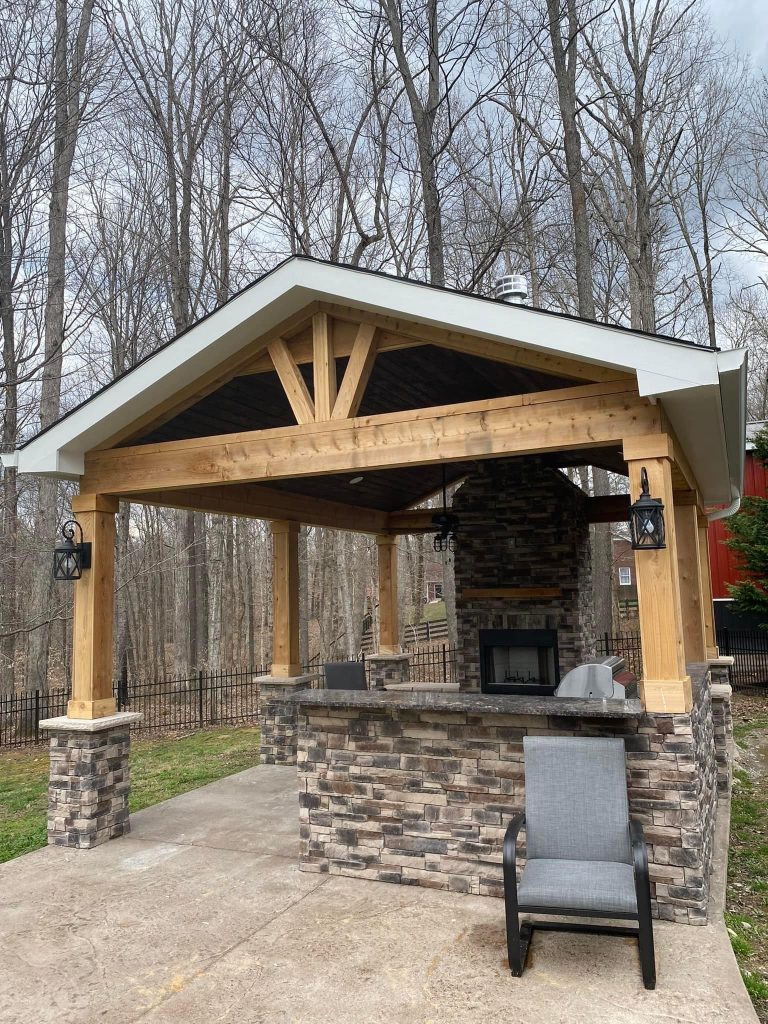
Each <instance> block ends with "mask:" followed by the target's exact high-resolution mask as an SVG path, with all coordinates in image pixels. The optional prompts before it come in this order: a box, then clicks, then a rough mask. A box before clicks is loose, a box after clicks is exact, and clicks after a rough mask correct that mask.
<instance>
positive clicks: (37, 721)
mask: <svg viewBox="0 0 768 1024" xmlns="http://www.w3.org/2000/svg"><path fill="white" fill-rule="evenodd" d="M39 740H40V691H39V690H35V743H37V742H38V741H39Z"/></svg>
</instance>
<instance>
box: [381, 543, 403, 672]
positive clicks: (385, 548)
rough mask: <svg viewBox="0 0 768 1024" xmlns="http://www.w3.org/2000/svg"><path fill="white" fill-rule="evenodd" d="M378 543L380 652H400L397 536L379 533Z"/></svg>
mask: <svg viewBox="0 0 768 1024" xmlns="http://www.w3.org/2000/svg"><path fill="white" fill-rule="evenodd" d="M376 544H377V547H378V556H379V653H380V654H400V653H401V647H400V623H399V615H398V612H399V608H398V600H397V537H393V536H390V535H389V534H378V535H377V537H376Z"/></svg>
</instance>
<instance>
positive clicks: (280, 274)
mask: <svg viewBox="0 0 768 1024" xmlns="http://www.w3.org/2000/svg"><path fill="white" fill-rule="evenodd" d="M316 301H324V302H331V303H339V304H347V305H351V306H354V307H356V308H358V309H360V310H362V311H365V312H369V313H372V314H379V315H386V316H394V317H402V318H407V319H408V320H410V321H412V322H414V323H417V324H418V323H421V324H424V325H427V326H431V327H437V328H441V329H445V330H449V331H458V332H462V333H465V334H471V335H475V336H477V337H479V338H486V339H489V340H492V341H497V342H502V343H506V344H511V345H515V346H519V347H522V348H527V349H532V350H535V351H539V352H543V353H550V354H555V355H559V356H567V357H570V358H572V359H576V360H579V361H581V362H584V363H592V364H595V365H597V366H603V367H610V368H612V369H616V370H618V371H620V372H629V373H634V374H636V375H637V381H638V388H639V392H640V395H641V396H647V397H650V398H654V399H659V400H660V401H661V402H662V405H663V407H664V410H665V412H666V413H667V415H668V417H669V419H670V421H671V424H672V427H673V429H674V430H675V433H676V435H677V438H678V441H679V442H680V444H681V445H682V447H683V450H684V451H685V453H686V456H687V457H688V459H689V461H690V463H691V465H692V468H693V470H694V473H695V474H696V476H697V479H698V481H699V484H700V487H701V488H702V496H703V499H704V500H705V501H706V502H707V503H708V504H723V503H728V502H731V501H732V500H734V499H735V498H736V497H737V496H738V495H739V494H740V492H741V481H742V476H743V460H744V436H745V429H746V416H745V406H746V401H745V395H746V351H745V350H741V349H739V350H732V351H728V352H718V351H715V350H713V349H710V348H704V347H700V346H697V345H694V344H691V343H690V342H681V341H678V340H676V339H672V338H667V337H664V336H659V335H651V334H646V333H644V332H641V331H634V330H631V329H628V328H624V327H615V326H613V325H608V324H599V323H594V322H592V321H587V320H583V319H580V318H578V317H573V316H570V315H567V314H561V313H555V312H550V311H546V310H539V309H533V308H531V307H528V306H517V305H510V304H508V303H505V302H502V301H499V300H496V299H489V298H486V297H483V296H477V295H468V294H465V293H462V292H457V291H453V290H451V289H447V288H437V287H435V286H432V285H428V284H424V283H422V282H417V281H411V280H407V279H403V278H397V277H392V276H390V275H388V274H385V273H381V272H378V271H369V270H363V269H360V268H357V267H350V266H344V265H339V264H333V263H327V262H324V261H320V260H315V259H311V258H308V257H302V256H294V257H291V258H290V259H287V260H285V261H284V262H282V263H280V264H279V265H278V266H277V267H275V268H274V270H272V271H270V272H269V273H267V274H265V275H264V276H263V277H261V278H259V279H258V280H257V281H255V282H254V283H253V284H251V285H249V286H248V287H247V288H245V289H243V291H241V292H239V293H238V294H237V295H235V296H233V297H232V298H231V299H229V300H228V302H226V303H225V304H224V305H223V306H220V307H219V308H218V309H216V310H214V311H213V312H211V313H209V314H208V315H207V316H205V317H203V318H202V319H201V320H199V321H198V322H197V323H195V324H193V325H192V326H191V327H190V328H188V329H187V330H186V331H184V332H183V333H181V334H179V335H177V336H176V337H175V338H173V339H172V340H171V341H169V342H167V343H166V344H164V345H163V346H161V347H160V348H159V349H157V350H156V351H154V352H153V353H152V354H151V355H149V356H147V357H146V358H145V359H143V360H142V361H141V362H140V363H138V364H137V365H136V366H134V367H133V368H132V369H131V370H129V371H127V372H126V373H124V374H122V375H121V376H120V377H118V378H116V379H115V380H114V381H112V382H111V383H110V384H109V385H107V386H106V387H104V388H102V389H101V390H100V391H98V392H96V393H95V394H94V395H92V396H91V397H90V398H89V399H87V400H86V401H85V402H83V403H81V404H80V405H78V406H77V407H76V408H74V409H72V410H71V411H70V412H69V413H67V414H66V415H65V416H63V417H62V418H61V419H60V420H58V421H57V422H56V423H54V424H52V425H51V426H50V427H49V428H48V429H47V430H45V431H42V432H41V433H39V434H38V435H36V436H35V437H33V438H31V439H30V440H29V441H27V442H26V443H24V444H23V445H21V446H20V448H19V449H18V451H17V452H14V453H10V454H9V455H8V454H6V455H3V456H2V461H3V464H4V465H6V466H16V467H17V468H18V470H19V472H22V473H37V474H43V475H49V476H60V477H64V478H74V477H78V476H80V475H82V473H83V469H84V464H83V460H84V455H85V452H87V451H89V450H91V449H94V448H98V447H99V446H100V445H102V444H104V442H105V441H106V440H107V439H108V438H110V437H112V436H113V435H114V434H116V433H117V432H119V431H120V430H122V429H124V428H126V427H128V426H130V424H131V423H132V422H134V421H135V420H136V419H137V418H139V417H140V416H142V415H144V414H145V413H147V412H149V411H150V410H152V409H153V408H155V407H157V406H158V405H160V404H161V403H163V402H166V401H168V400H170V399H172V398H173V396H174V395H175V394H176V393H178V392H179V391H180V390H181V389H182V388H185V387H187V386H189V385H190V384H192V383H193V382H194V381H195V380H197V379H199V378H200V377H201V376H203V375H204V374H206V373H208V372H210V371H211V370H213V369H215V368H216V366H218V365H219V364H221V363H222V362H224V361H225V360H227V359H229V358H231V357H233V356H236V355H237V353H238V352H239V351H240V350H242V349H244V348H245V347H246V346H248V345H250V344H251V343H252V342H253V341H254V340H255V339H257V338H258V337H259V336H260V335H263V334H266V333H267V332H269V331H270V330H273V329H274V328H275V327H277V326H278V325H279V324H281V323H282V322H283V321H284V320H286V319H287V318H288V317H290V316H293V315H295V314H296V313H298V312H299V311H300V310H301V309H303V308H304V307H306V306H308V305H309V304H310V303H312V302H316Z"/></svg>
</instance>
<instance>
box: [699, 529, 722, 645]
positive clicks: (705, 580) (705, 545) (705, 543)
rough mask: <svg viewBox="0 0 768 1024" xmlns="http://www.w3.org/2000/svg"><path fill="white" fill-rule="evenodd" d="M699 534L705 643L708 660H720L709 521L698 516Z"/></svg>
mask: <svg viewBox="0 0 768 1024" xmlns="http://www.w3.org/2000/svg"><path fill="white" fill-rule="evenodd" d="M696 525H697V527H698V534H699V565H700V566H701V608H702V612H703V614H704V642H705V645H706V653H707V658H708V659H709V658H718V657H719V656H720V651H719V650H718V648H717V633H716V631H715V606H714V603H713V601H712V567H711V565H710V562H709V520H708V519H707V517H706V516H704V515H701V514H699V515H697V517H696Z"/></svg>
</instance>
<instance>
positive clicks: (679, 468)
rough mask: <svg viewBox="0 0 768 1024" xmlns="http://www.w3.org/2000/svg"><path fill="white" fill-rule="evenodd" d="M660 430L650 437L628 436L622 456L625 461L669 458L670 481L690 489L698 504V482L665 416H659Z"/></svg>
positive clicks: (677, 488) (681, 489)
mask: <svg viewBox="0 0 768 1024" xmlns="http://www.w3.org/2000/svg"><path fill="white" fill-rule="evenodd" d="M661 427H662V429H661V432H660V433H658V434H654V435H653V436H652V437H633V438H628V439H627V442H626V443H625V445H624V458H625V459H626V460H627V462H629V461H630V459H637V458H642V456H643V454H644V455H645V457H646V458H650V457H654V458H660V459H669V460H670V461H671V462H672V483H673V486H674V487H675V489H676V490H678V491H684V490H689V491H692V492H693V494H694V495H695V502H694V503H699V504H700V499H699V494H698V490H699V488H698V484H697V483H696V478H695V477H694V475H693V470H692V469H691V467H690V464H689V463H688V460H687V459H686V457H685V454H684V452H683V450H682V448H681V447H680V444H679V442H677V441H675V438H674V435H673V434H672V433H671V432H670V428H669V423H668V421H667V417H666V416H665V415H664V414H662V416H661Z"/></svg>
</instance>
